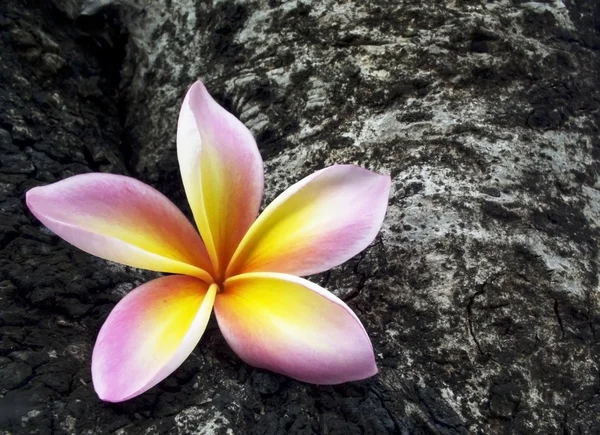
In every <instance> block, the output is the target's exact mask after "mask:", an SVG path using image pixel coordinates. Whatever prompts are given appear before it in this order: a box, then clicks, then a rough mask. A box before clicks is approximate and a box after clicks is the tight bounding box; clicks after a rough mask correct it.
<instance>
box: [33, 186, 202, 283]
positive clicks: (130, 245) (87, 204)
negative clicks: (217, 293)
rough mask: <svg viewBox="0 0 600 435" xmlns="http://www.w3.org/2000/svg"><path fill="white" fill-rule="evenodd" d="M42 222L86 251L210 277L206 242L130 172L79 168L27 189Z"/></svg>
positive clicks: (146, 266) (147, 266)
mask: <svg viewBox="0 0 600 435" xmlns="http://www.w3.org/2000/svg"><path fill="white" fill-rule="evenodd" d="M27 206H28V207H29V209H30V210H31V212H32V213H33V214H34V215H35V217H37V218H38V219H39V220H40V221H41V222H42V223H43V224H44V225H46V226H47V227H48V228H50V229H51V230H52V231H53V232H55V233H56V234H57V235H59V236H60V237H62V238H63V239H65V240H66V241H67V242H69V243H71V244H73V245H75V246H77V247H78V248H79V249H82V250H84V251H86V252H88V253H90V254H93V255H97V256H98V257H102V258H105V259H107V260H111V261H116V262H118V263H122V264H126V265H128V266H133V267H140V268H143V269H150V270H156V271H161V272H171V273H182V274H186V275H193V276H197V277H199V278H201V279H205V280H207V281H208V282H212V278H211V277H210V275H209V274H208V273H207V271H208V272H210V271H211V265H210V260H209V258H208V254H207V252H206V248H205V247H204V244H203V243H202V240H201V239H200V236H199V235H198V233H197V232H196V231H195V230H194V228H193V227H192V225H191V224H190V222H189V221H188V220H187V219H186V218H185V216H184V215H183V214H182V213H181V211H179V209H178V208H177V207H176V206H175V205H174V204H173V203H172V202H171V201H169V200H168V199H167V198H166V197H165V196H164V195H162V194H161V193H160V192H158V191H156V190H155V189H153V188H152V187H150V186H148V185H146V184H144V183H142V182H141V181H137V180H135V179H133V178H130V177H124V176H121V175H113V174H83V175H76V176H74V177H70V178H67V179H65V180H62V181H59V182H57V183H53V184H50V185H47V186H43V187H35V188H33V189H31V190H30V191H28V192H27Z"/></svg>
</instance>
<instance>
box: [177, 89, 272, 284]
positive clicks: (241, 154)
mask: <svg viewBox="0 0 600 435" xmlns="http://www.w3.org/2000/svg"><path fill="white" fill-rule="evenodd" d="M177 155H178V158H179V167H180V169H181V177H182V179H183V184H184V186H185V191H186V194H187V198H188V201H189V202H190V207H191V208H192V212H193V213H194V218H195V220H196V224H197V225H198V229H199V230H200V234H201V235H202V238H203V239H204V241H205V243H206V246H207V248H208V252H209V254H210V257H211V260H212V261H213V266H214V269H215V272H216V276H217V278H222V276H223V273H224V272H225V268H226V267H227V263H228V262H229V259H230V258H231V255H232V254H233V252H234V251H235V248H236V247H237V245H238V243H239V241H240V240H241V239H242V237H243V236H244V234H245V233H246V231H247V230H248V228H249V227H250V225H251V224H252V222H253V221H254V219H256V215H257V214H258V209H259V207H260V201H261V199H262V191H263V183H264V179H263V166H262V159H261V157H260V153H259V152H258V148H257V146H256V142H255V141H254V138H253V137H252V133H250V131H249V130H248V129H247V128H246V127H245V126H244V125H243V124H242V123H241V122H240V121H239V120H238V119H236V118H235V116H233V115H232V114H231V113H229V112H227V111H226V110H225V109H223V108H222V107H221V106H219V105H218V104H217V103H216V102H215V100H213V98H212V97H211V96H210V94H209V93H208V91H207V90H206V88H205V87H204V85H203V84H202V82H200V81H198V82H196V83H195V84H194V85H193V86H192V87H191V88H190V90H189V91H188V93H187V95H186V97H185V100H184V101H183V105H182V107H181V112H180V115H179V125H178V128H177Z"/></svg>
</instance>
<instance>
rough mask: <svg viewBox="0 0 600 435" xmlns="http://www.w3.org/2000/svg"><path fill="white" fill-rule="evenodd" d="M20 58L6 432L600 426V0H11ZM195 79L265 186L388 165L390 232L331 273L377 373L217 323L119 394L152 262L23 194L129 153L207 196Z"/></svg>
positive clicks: (2, 202)
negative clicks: (98, 357) (128, 299)
mask: <svg viewBox="0 0 600 435" xmlns="http://www.w3.org/2000/svg"><path fill="white" fill-rule="evenodd" d="M141 3H142V2H141ZM141 3H140V4H141ZM82 12H83V13H84V14H83V15H82ZM0 60H1V61H0V153H1V156H2V157H1V160H0V213H1V220H0V249H1V250H0V432H2V431H3V433H5V434H77V435H79V434H107V433H115V434H172V433H182V434H188V433H189V434H213V433H214V434H344V435H351V434H352V435H354V434H357V435H358V434H396V433H398V434H413V433H414V434H466V433H482V434H509V433H544V434H592V433H600V421H599V420H598V415H600V380H599V373H600V362H599V361H600V355H599V354H600V337H599V336H598V334H599V332H598V331H600V314H599V308H600V287H599V273H600V272H599V270H598V262H599V251H598V249H599V242H600V229H599V228H600V182H599V180H598V174H599V170H600V111H599V104H600V6H598V4H597V1H596V0H564V1H560V0H554V1H549V0H546V1H539V2H524V1H521V0H501V1H495V0H489V1H483V0H482V1H475V0H455V1H439V0H438V1H436V0H434V1H429V2H422V1H417V0H397V1H390V0H337V1H336V0H322V1H314V2H311V1H302V0H298V1H280V0H268V1H267V0H255V1H251V0H246V1H242V0H221V1H217V0H213V1H200V0H196V1H194V0H171V1H168V2H163V1H158V0H154V1H148V2H143V5H142V6H140V5H137V4H135V3H130V2H116V3H115V4H110V2H104V1H98V2H96V1H86V2H83V4H80V3H79V2H77V1H75V0H71V1H69V0H55V1H54V2H47V1H43V0H37V1H19V0H4V1H3V3H2V5H0ZM198 77H201V78H203V80H204V81H205V83H206V84H207V86H208V88H209V89H210V91H211V92H212V93H213V95H214V96H215V97H216V99H217V100H218V101H220V102H221V103H222V104H223V105H224V106H225V107H227V108H228V109H229V110H231V111H232V112H233V113H234V114H236V115H237V116H238V117H239V118H240V119H241V120H242V121H243V122H244V123H245V124H246V125H247V126H248V127H249V128H250V129H251V130H252V132H253V133H254V134H255V136H256V138H257V142H258V144H259V147H260V150H261V153H262V155H263V158H264V160H265V170H266V184H267V190H266V198H265V202H269V201H270V200H271V199H272V198H274V196H275V195H276V194H278V193H279V192H281V191H282V190H283V189H285V188H286V187H287V186H289V185H290V184H291V183H293V182H294V181H296V180H298V179H300V178H301V177H303V176H305V175H307V174H309V173H311V172H312V171H314V170H316V169H319V168H322V167H324V166H327V165H330V164H333V163H347V162H351V163H357V164H360V165H362V166H365V167H368V168H370V169H373V170H375V171H378V172H383V173H389V174H391V176H392V179H393V187H392V196H391V199H390V206H389V212H388V215H387V218H386V221H385V223H384V228H383V230H382V231H381V234H380V235H379V236H378V238H377V240H376V241H375V242H374V243H373V245H372V246H371V247H370V248H369V249H367V250H366V251H365V252H364V253H363V254H361V255H360V256H358V257H356V258H354V259H353V260H351V261H349V262H348V263H346V264H344V265H342V266H340V267H338V268H336V269H333V270H332V271H330V272H328V273H325V274H322V275H319V276H316V277H313V278H311V279H313V280H316V281H317V282H318V283H320V284H322V285H323V286H325V287H327V288H329V289H330V290H332V291H333V292H335V293H336V294H338V295H339V296H341V297H342V298H343V299H345V300H346V301H347V302H348V303H349V305H350V306H351V307H352V308H353V309H355V311H356V313H357V314H358V316H359V317H360V318H361V320H362V321H363V322H364V324H365V327H366V328H367V330H368V332H369V334H370V336H371V338H372V340H373V344H374V347H375V350H376V355H377V360H378V365H379V367H380V373H379V374H378V375H377V376H376V377H374V378H373V379H370V380H367V381H363V382H358V383H351V384H347V385H342V386H336V387H319V386H312V385H306V384H302V383H298V382H295V381H292V380H290V379H287V378H285V377H282V376H279V375H275V374H272V373H269V372H265V371H262V370H257V369H254V368H252V367H249V366H247V365H245V364H244V363H242V362H241V361H240V360H239V359H238V358H237V357H236V356H235V354H233V352H232V351H231V350H230V349H229V348H228V347H227V344H226V343H225V341H224V339H223V337H222V336H221V334H220V333H219V331H218V328H217V327H216V324H215V323H214V322H213V323H211V326H209V330H208V332H207V333H206V335H205V337H204V338H203V340H202V342H201V344H200V345H199V347H198V348H197V349H196V350H195V351H194V353H193V354H192V355H191V356H190V358H189V359H188V360H187V361H186V362H185V363H184V364H183V366H182V367H181V368H180V369H179V370H177V371H176V372H175V374H174V375H172V376H171V377H169V378H168V379H167V380H166V381H164V382H163V383H161V384H160V385H159V386H158V387H156V388H154V389H152V390H151V391H149V392H148V393H146V394H144V395H142V396H140V397H138V398H136V399H133V400H130V401H128V402H126V403H123V404H104V403H102V402H100V401H99V400H98V399H97V397H96V395H95V393H94V391H93V389H92V386H91V379H90V378H91V377H90V361H91V349H92V347H93V344H94V340H95V336H96V334H97V332H98V330H99V329H100V326H101V325H102V322H103V320H104V319H105V318H106V316H107V315H108V313H109V311H110V310H111V308H112V307H113V306H114V304H115V303H116V302H117V301H118V300H119V299H120V298H121V297H123V295H124V294H126V293H127V292H128V291H129V290H131V289H132V288H134V287H135V286H137V285H139V284H141V283H142V282H145V281H147V280H149V279H151V278H152V277H153V276H155V274H152V273H149V272H144V271H139V270H134V269H131V268H127V267H122V266H118V265H114V264H108V263H106V262H104V261H102V260H99V259H97V258H94V257H91V256H89V255H87V254H84V253H82V252H79V251H77V250H76V249H74V248H72V247H71V246H68V245H67V244H66V243H64V242H62V241H61V240H59V239H58V238H57V237H55V236H54V235H52V234H51V233H50V232H49V231H47V230H46V229H44V228H43V227H41V226H40V224H39V223H38V222H37V221H36V220H35V219H34V218H33V217H32V215H31V214H30V213H29V212H28V211H27V209H26V207H25V204H24V193H25V191H26V190H27V189H29V188H31V187H33V186H35V185H40V184H47V183H50V182H53V181H55V180H58V179H61V178H64V177H66V176H69V175H72V174H76V173H82V172H89V171H102V172H114V173H124V174H130V175H132V176H135V177H137V178H140V179H142V180H143V181H145V182H148V183H150V184H152V185H154V186H155V187H157V188H158V189H159V190H161V191H162V192H163V193H165V194H166V195H167V196H169V197H170V198H172V199H173V200H174V201H175V202H176V203H177V204H178V205H179V206H181V207H182V209H184V210H185V212H186V213H187V214H188V215H189V210H188V209H187V204H186V202H185V198H184V192H183V188H182V185H181V182H180V179H179V173H178V168H177V159H176V154H175V131H176V121H177V113H178V110H179V106H180V103H181V100H182V97H183V95H184V93H185V91H186V89H187V87H188V86H189V85H190V84H191V83H192V82H193V81H194V80H195V79H196V78H198Z"/></svg>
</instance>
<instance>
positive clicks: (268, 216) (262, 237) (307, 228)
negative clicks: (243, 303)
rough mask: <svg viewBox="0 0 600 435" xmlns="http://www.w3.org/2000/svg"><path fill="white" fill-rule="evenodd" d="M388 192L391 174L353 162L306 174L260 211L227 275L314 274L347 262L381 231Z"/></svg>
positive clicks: (235, 255) (236, 253)
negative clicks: (258, 273)
mask: <svg viewBox="0 0 600 435" xmlns="http://www.w3.org/2000/svg"><path fill="white" fill-rule="evenodd" d="M389 191H390V177H389V176H386V175H379V174H376V173H374V172H371V171H368V170H366V169H362V168H360V167H357V166H353V165H335V166H331V167H328V168H326V169H323V170H321V171H318V172H316V173H314V174H312V175H310V176H308V177H306V178H304V179H303V180H301V181H299V182H298V183H296V184H294V185H293V186H291V187H290V188H289V189H287V190H286V191H284V192H283V193H282V194H281V195H280V196H279V197H278V198H276V199H275V200H274V201H273V202H272V203H271V204H270V205H269V206H268V207H267V208H266V209H265V210H264V211H263V212H262V213H261V215H260V216H259V217H258V219H257V220H256V222H255V223H254V224H253V225H252V227H251V228H250V230H249V231H248V233H247V234H246V236H245V237H244V239H243V240H242V242H241V243H240V246H239V247H238V249H237V251H236V252H235V254H234V257H233V258H232V261H231V263H230V265H229V267H228V269H227V274H226V276H234V275H237V274H240V273H246V272H281V273H289V274H293V275H311V274H314V273H318V272H322V271H324V270H328V269H330V268H331V267H333V266H337V265H338V264H341V263H343V262H344V261H346V260H348V259H350V258H351V257H353V256H355V255H356V254H358V253H359V252H360V251H362V250H363V249H365V248H366V247H367V246H368V245H369V243H371V242H372V241H373V239H374V238H375V236H376V235H377V233H378V232H379V229H380V228H381V224H382V222H383V218H384V216H385V211H386V208H387V203H388V197H389Z"/></svg>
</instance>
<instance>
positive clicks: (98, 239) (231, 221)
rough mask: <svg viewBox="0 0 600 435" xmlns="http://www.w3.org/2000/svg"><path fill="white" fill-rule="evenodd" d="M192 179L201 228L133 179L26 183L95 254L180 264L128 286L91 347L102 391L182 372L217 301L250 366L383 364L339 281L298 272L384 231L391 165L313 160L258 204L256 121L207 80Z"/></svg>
mask: <svg viewBox="0 0 600 435" xmlns="http://www.w3.org/2000/svg"><path fill="white" fill-rule="evenodd" d="M177 156H178V159H179V166H180V169H181V176H182V179H183V184H184V187H185V192H186V195H187V198H188V201H189V204H190V206H191V209H192V213H193V215H194V219H195V221H196V224H197V226H198V229H199V231H200V234H198V233H197V232H196V231H195V230H194V228H193V227H192V225H191V224H190V222H189V221H188V220H187V219H186V218H185V216H184V215H183V214H182V213H181V211H179V210H178V209H177V207H176V206H175V205H174V204H173V203H172V202H170V201H169V200H168V199H167V198H166V197H165V196H163V195H162V194H161V193H159V192H158V191H156V190H155V189H153V188H152V187H150V186H148V185H146V184H144V183H142V182H140V181H137V180H135V179H133V178H129V177H124V176H120V175H111V174H99V173H92V174H83V175H76V176H74V177H70V178H67V179H65V180H62V181H59V182H57V183H54V184H50V185H48V186H43V187H36V188H33V189H31V190H30V191H28V192H27V205H28V207H29V209H30V210H31V212H32V213H33V214H34V215H35V216H36V217H37V218H38V219H39V220H40V221H41V222H42V223H43V224H44V225H46V226H47V227H48V228H49V229H50V230H52V231H53V232H54V233H56V234H57V235H59V236H60V237H62V238H63V239H65V240H66V241H67V242H69V243H71V244H73V245H75V246H76V247H78V248H80V249H82V250H84V251H86V252H88V253H90V254H93V255H97V256H98V257H101V258H104V259H107V260H112V261H116V262H118V263H122V264H126V265H128V266H133V267H139V268H144V269H149V270H154V271H159V272H166V273H171V274H173V275H168V276H164V277H161V278H158V279H155V280H153V281H150V282H148V283H146V284H144V285H142V286H140V287H138V288H136V289H134V290H133V291H131V292H130V293H129V294H128V295H127V296H125V297H124V298H123V299H122V300H121V301H120V302H119V303H118V304H117V305H116V306H115V308H114V309H113V311H112V312H111V313H110V315H109V316H108V319H107V320H106V322H105V323H104V325H103V326H102V328H101V330H100V333H99V335H98V339H97V341H96V345H95V347H94V351H93V355H92V380H93V383H94V388H95V390H96V392H97V393H98V396H99V397H100V398H101V399H102V400H105V401H108V402H119V401H123V400H127V399H130V398H132V397H135V396H137V395H139V394H141V393H143V392H144V391H146V390H148V389H150V388H151V387H153V386H154V385H156V384H157V383H159V382H160V381H162V380H163V379H165V378H166V377H167V376H168V375H169V374H171V373H172V372H173V371H174V370H175V369H176V368H177V367H179V366H180V365H181V364H182V363H183V361H184V360H185V359H186V358H187V357H188V356H189V355H190V353H191V352H192V351H193V349H194V348H195V347H196V345H197V344H198V342H199V341H200V338H201V337H202V334H203V333H204V330H205V329H206V325H207V323H208V320H209V318H210V315H211V312H212V310H213V308H214V311H215V315H216V319H217V322H218V324H219V327H220V329H221V331H222V333H223V336H224V337H225V339H226V340H227V342H228V343H229V345H230V346H231V348H232V349H233V350H234V351H235V353H236V354H237V355H239V357H240V358H241V359H242V360H244V361H245V362H247V363H248V364H250V365H253V366H256V367H260V368H264V369H268V370H272V371H274V372H278V373H282V374H284V375H287V376H289V377H292V378H295V379H298V380H301V381H304V382H310V383H315V384H338V383H342V382H347V381H352V380H358V379H364V378H367V377H370V376H372V375H374V374H375V373H376V372H377V366H376V364H375V358H374V354H373V348H372V346H371V342H370V340H369V337H368V336H367V333H366V331H365V329H364V327H363V326H362V324H361V323H360V321H359V319H358V318H357V317H356V315H355V314H354V313H353V312H352V310H351V309H350V308H349V307H348V306H347V305H346V304H345V303H344V302H343V301H341V300H340V299H339V298H337V297H336V296H335V295H333V294H332V293H330V292H328V291H327V290H325V289H323V288H321V287H320V286H318V285H316V284H313V283H312V282H310V281H307V280H305V279H303V278H300V277H299V276H303V275H311V274H315V273H318V272H322V271H325V270H327V269H330V268H331V267H333V266H336V265H338V264H341V263H343V262H344V261H346V260H348V259H349V258H351V257H353V256H354V255H356V254H357V253H359V252H360V251H362V250H363V249H365V248H366V247H367V246H368V245H369V243H371V241H372V240H373V239H374V238H375V236H376V234H377V232H378V231H379V229H380V227H381V223H382V221H383V218H384V215H385V211H386V207H387V201H388V195H389V189H390V178H389V177H388V176H384V175H379V174H376V173H373V172H370V171H368V170H365V169H362V168H359V167H357V166H353V165H336V166H331V167H328V168H326V169H323V170H320V171H318V172H315V173H314V174H312V175H310V176H308V177H306V178H304V179H303V180H301V181H299V182H297V183H296V184H294V185H293V186H291V187H290V188H289V189H287V190H286V191H284V192H283V193H282V194H281V195H279V197H277V198H276V199H275V200H274V201H273V202H272V203H271V204H270V205H269V206H268V207H266V208H265V210H264V211H263V212H262V213H261V214H260V216H258V218H257V217H256V216H257V215H258V211H259V207H260V203H261V200H262V194H263V181H264V180H263V164H262V159H261V157H260V154H259V151H258V148H257V146H256V142H255V141H254V138H253V137H252V134H251V133H250V131H249V130H248V129H247V128H246V127H244V125H243V124H242V123H241V122H240V121H239V120H237V119H236V118H235V117H234V116H233V115H232V114H230V113H229V112H227V111H226V110H225V109H223V108H222V107H221V106H219V105H218V104H217V103H216V102H215V101H214V100H213V98H212V97H211V96H210V95H209V93H208V91H207V90H206V88H205V87H204V85H203V84H202V83H201V82H196V83H195V84H194V85H193V86H192V87H191V88H190V90H189V91H188V93H187V95H186V97H185V100H184V102H183V106H182V108H181V113H180V115H179V125H178V131H177Z"/></svg>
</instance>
